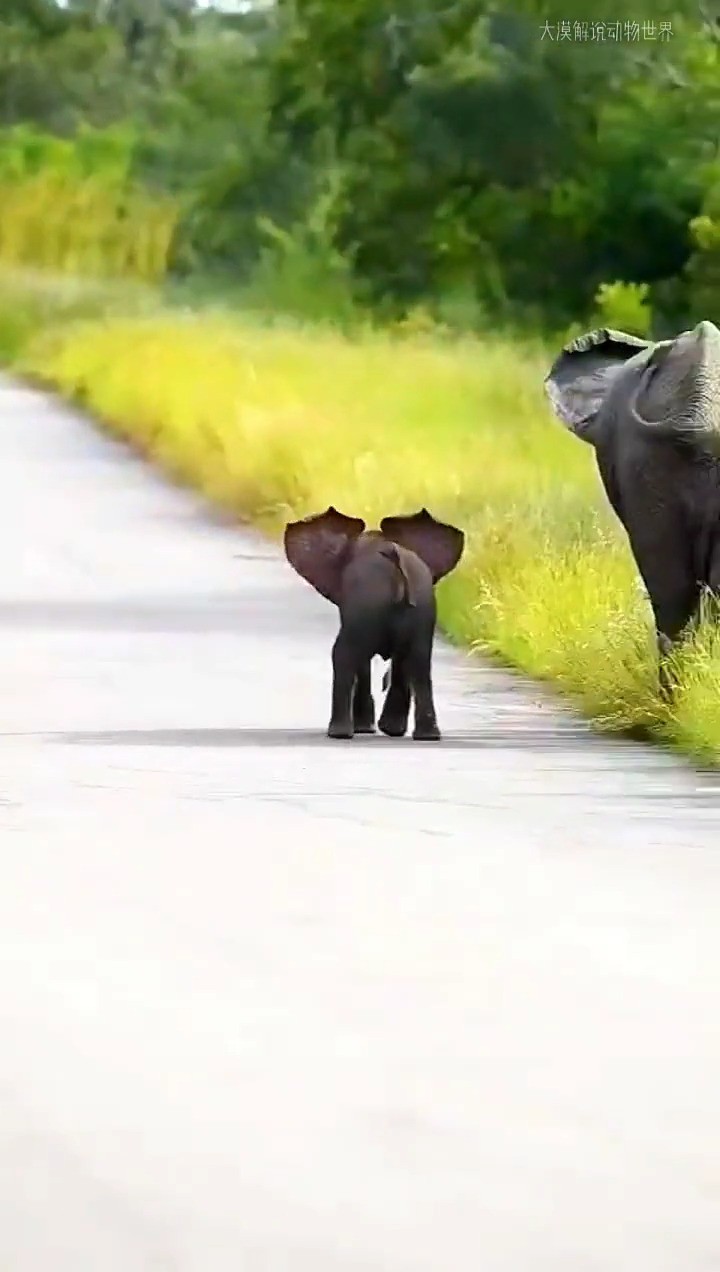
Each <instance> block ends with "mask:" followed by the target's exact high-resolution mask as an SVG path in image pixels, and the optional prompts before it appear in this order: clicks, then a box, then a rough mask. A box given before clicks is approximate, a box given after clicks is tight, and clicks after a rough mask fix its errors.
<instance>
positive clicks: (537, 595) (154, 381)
mask: <svg viewBox="0 0 720 1272" xmlns="http://www.w3.org/2000/svg"><path fill="white" fill-rule="evenodd" d="M549 356H550V355H549V354H548V352H547V351H543V350H542V349H540V348H532V347H530V346H527V347H526V346H523V345H520V344H517V343H510V342H506V341H501V340H494V341H491V340H488V341H473V340H467V341H464V342H459V343H452V344H451V343H449V342H446V341H433V340H432V338H429V337H421V338H417V337H414V338H413V337H411V338H403V339H400V338H392V337H390V336H379V335H372V334H369V335H367V336H365V337H363V338H357V339H355V340H354V341H350V340H346V339H343V338H341V337H340V336H338V335H334V334H329V333H328V332H326V331H319V330H314V329H305V330H303V329H295V330H289V329H279V328H275V329H267V328H265V329H263V328H261V327H259V326H253V325H251V324H249V323H247V324H246V323H241V322H240V321H239V320H236V319H233V318H224V317H213V316H210V315H207V314H206V315H202V314H196V315H193V314H188V315H178V314H176V313H170V312H168V313H165V314H163V313H156V314H154V315H150V316H147V317H144V318H143V317H140V318H133V319H125V320H123V319H118V318H110V319H108V320H107V321H105V322H97V321H90V322H88V323H86V324H84V325H75V326H71V327H70V328H69V329H65V330H56V331H55V332H54V333H52V334H50V335H46V336H44V337H42V338H40V339H38V340H37V341H36V342H35V343H34V346H33V347H31V348H30V349H29V351H28V353H27V355H26V357H25V359H24V362H23V366H24V368H25V369H26V370H28V371H30V372H32V373H33V374H36V375H40V376H41V377H43V378H44V379H45V380H46V381H49V382H51V383H53V384H54V385H56V386H57V387H58V388H59V389H60V390H61V391H62V392H63V393H64V394H66V395H68V396H70V397H74V398H79V399H80V400H82V401H83V402H84V403H86V404H87V405H88V406H89V407H90V408H91V409H92V410H93V411H94V412H96V414H97V415H98V416H99V417H100V418H101V419H102V420H104V421H105V422H106V425H107V426H109V427H110V428H112V430H113V432H115V433H116V434H120V435H121V436H124V437H126V438H128V439H130V440H132V442H133V443H134V444H135V445H137V446H139V447H140V448H142V450H143V451H145V452H146V453H148V454H150V455H152V456H154V457H155V458H156V459H157V460H158V461H159V462H160V463H161V464H162V465H163V466H164V467H165V468H166V469H167V470H169V471H170V472H171V473H173V474H175V475H177V476H179V477H181V478H182V479H183V480H186V481H188V482H191V483H192V484H193V485H195V486H197V487H198V488H200V489H201V490H202V491H204V492H205V493H206V494H207V495H208V496H209V497H210V498H211V499H213V500H215V501H217V502H219V503H222V504H223V505H225V506H226V507H228V508H230V509H233V510H235V511H236V512H237V513H238V514H241V515H244V516H248V517H251V518H252V519H253V520H255V521H256V522H258V523H259V524H261V525H263V526H264V527H266V528H267V529H269V530H270V531H271V532H272V533H278V532H279V531H280V529H281V527H282V525H283V523H284V521H285V519H286V518H288V517H294V516H302V515H304V514H306V513H308V512H313V511H316V510H320V509H322V508H324V507H325V506H326V505H327V504H329V503H334V504H335V505H336V506H338V507H339V508H341V509H342V510H343V511H345V512H347V513H350V514H356V515H357V514H359V515H361V516H364V517H365V518H366V519H367V520H368V521H369V522H376V521H377V520H378V519H379V518H380V517H381V516H382V515H384V514H388V513H394V512H401V511H412V510H414V509H417V508H419V507H420V506H421V505H423V504H425V505H427V506H428V507H429V508H430V509H431V510H432V511H433V513H435V514H436V515H437V516H439V517H441V518H446V519H449V520H452V521H454V522H455V523H457V524H459V525H461V526H463V527H464V528H465V530H466V532H467V551H466V555H465V557H464V559H463V561H462V563H461V566H460V567H459V569H458V570H457V572H456V573H455V574H454V575H453V576H451V577H450V578H449V579H448V580H447V581H446V582H445V583H443V584H441V586H440V588H439V601H440V612H441V621H442V623H443V626H444V627H445V629H446V631H448V632H449V633H450V634H451V635H452V636H454V637H455V638H457V639H459V640H461V641H463V642H466V643H471V644H478V645H479V646H481V647H482V648H484V649H485V650H489V651H492V652H494V653H496V654H498V655H500V656H501V657H502V658H503V659H504V660H505V661H506V662H508V663H510V664H512V665H515V666H517V667H519V668H521V669H523V670H525V671H527V672H529V673H531V674H532V675H533V676H536V677H539V678H543V679H546V680H548V681H551V682H553V683H554V684H556V685H557V686H558V687H559V689H560V690H562V691H563V692H564V693H566V694H567V695H569V696H570V697H571V698H572V699H573V700H574V701H575V702H576V703H578V704H579V705H580V706H581V707H582V709H583V710H584V711H585V712H587V713H588V714H589V715H590V716H592V717H593V718H594V719H595V720H597V721H598V722H599V723H600V724H601V726H602V727H605V728H611V729H612V728H616V729H619V728H627V727H633V728H642V729H644V730H650V731H652V732H653V733H655V734H656V735H657V736H660V737H663V738H664V739H667V740H669V741H671V742H673V743H674V744H676V745H678V746H681V747H682V748H683V749H685V750H687V751H690V752H693V753H696V754H698V755H703V756H705V757H708V758H710V759H717V758H718V757H720V693H719V692H718V690H719V689H720V639H719V638H717V637H716V636H715V635H714V633H713V630H712V629H711V628H710V627H707V628H704V629H703V631H702V633H701V635H700V637H699V638H698V640H697V641H696V642H695V644H694V646H693V647H692V648H691V649H690V650H689V651H688V652H687V653H685V654H684V655H683V657H682V659H679V660H678V669H679V675H680V677H681V683H680V688H679V692H678V695H677V698H676V702H675V706H674V708H673V710H672V711H670V710H669V709H668V708H667V707H665V706H663V705H662V703H661V702H660V701H659V699H658V697H657V694H656V691H655V653H654V641H653V636H652V629H651V626H650V615H649V610H648V607H647V603H646V600H645V598H644V595H643V593H642V591H641V589H640V587H639V586H638V582H637V575H636V571H635V568H634V565H633V563H632V559H631V557H630V554H629V551H628V548H627V546H626V543H625V540H624V538H623V537H622V535H621V534H620V532H619V531H618V529H617V527H616V524H615V522H614V520H613V518H612V515H611V514H610V512H609V510H608V508H607V504H606V502H605V499H604V497H603V495H602V491H601V487H600V482H599V478H598V476H597V474H596V472H595V468H594V462H593V456H592V452H591V450H590V448H589V447H587V446H584V445H583V444H582V443H581V442H579V441H577V440H575V439H574V438H572V437H570V436H569V435H568V434H566V433H565V431H564V430H563V429H562V427H561V426H560V425H559V424H557V423H556V422H555V421H554V420H553V419H552V418H551V416H550V413H549V410H548V407H547V405H546V403H545V400H544V396H543V392H542V380H543V376H544V373H545V370H546V367H547V364H548V357H549Z"/></svg>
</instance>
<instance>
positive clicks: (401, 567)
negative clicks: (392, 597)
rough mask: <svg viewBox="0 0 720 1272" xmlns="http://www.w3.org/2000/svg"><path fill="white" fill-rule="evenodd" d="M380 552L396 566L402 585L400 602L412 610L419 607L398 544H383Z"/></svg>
mask: <svg viewBox="0 0 720 1272" xmlns="http://www.w3.org/2000/svg"><path fill="white" fill-rule="evenodd" d="M380 551H381V553H382V555H383V556H384V557H386V558H387V560H388V561H392V563H393V565H394V566H395V569H396V570H397V572H398V581H399V583H400V595H399V596H398V598H397V599H398V601H399V602H400V603H401V604H403V605H410V606H411V607H412V608H414V607H415V606H416V605H417V600H416V599H415V589H414V587H413V582H412V579H411V578H410V575H409V574H408V571H407V568H406V565H405V562H404V561H403V559H402V555H401V553H400V551H399V549H398V546H397V544H396V543H387V544H383V546H382V547H381V549H380Z"/></svg>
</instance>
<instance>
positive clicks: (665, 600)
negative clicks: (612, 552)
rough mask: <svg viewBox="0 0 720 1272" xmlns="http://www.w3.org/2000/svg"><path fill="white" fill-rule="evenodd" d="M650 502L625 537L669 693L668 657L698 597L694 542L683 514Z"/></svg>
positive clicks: (662, 686) (661, 683)
mask: <svg viewBox="0 0 720 1272" xmlns="http://www.w3.org/2000/svg"><path fill="white" fill-rule="evenodd" d="M648 504H649V500H648V501H647V502H646V503H645V504H644V505H643V506H642V507H641V508H639V509H638V515H637V518H636V519H635V522H634V524H631V525H630V526H629V528H628V537H629V539H630V546H631V548H632V552H633V556H634V557H635V562H636V564H637V567H638V569H639V571H640V574H641V576H642V579H643V582H644V584H645V587H646V589H647V594H648V596H649V598H650V604H651V606H652V611H653V615H654V618H655V631H656V635H657V650H658V680H659V687H660V692H661V694H662V695H663V697H665V698H669V697H671V696H672V692H673V687H674V681H673V675H672V668H671V664H670V657H671V654H672V652H673V649H674V648H675V646H676V645H677V644H678V642H679V641H680V640H681V638H682V637H683V636H684V634H685V632H686V630H687V629H688V627H689V626H690V624H691V622H692V621H693V620H694V619H695V617H696V615H697V611H698V606H699V601H700V584H699V582H698V563H697V561H696V559H695V550H696V547H697V545H696V544H694V542H693V540H692V538H691V537H690V534H689V532H688V527H687V524H686V522H685V520H684V518H681V517H679V516H677V515H676V514H675V513H674V510H673V509H666V508H663V507H662V506H658V505H657V504H655V505H650V506H648Z"/></svg>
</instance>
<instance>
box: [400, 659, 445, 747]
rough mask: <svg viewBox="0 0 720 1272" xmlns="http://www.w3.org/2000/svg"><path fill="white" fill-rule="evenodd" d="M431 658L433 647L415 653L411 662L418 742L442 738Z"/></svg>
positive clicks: (416, 737)
mask: <svg viewBox="0 0 720 1272" xmlns="http://www.w3.org/2000/svg"><path fill="white" fill-rule="evenodd" d="M431 656H432V646H431V647H430V649H422V648H421V649H419V650H418V651H417V652H415V651H414V652H413V654H412V655H411V657H410V660H409V666H408V671H409V676H410V683H411V685H412V690H413V695H414V698H415V727H414V729H413V739H414V740H415V741H416V742H439V741H440V738H441V736H442V735H441V733H440V727H439V725H438V722H437V716H436V714H435V701H434V697H433V686H432V673H431V669H430V659H431Z"/></svg>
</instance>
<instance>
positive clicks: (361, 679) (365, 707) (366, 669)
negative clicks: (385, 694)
mask: <svg viewBox="0 0 720 1272" xmlns="http://www.w3.org/2000/svg"><path fill="white" fill-rule="evenodd" d="M353 726H354V729H355V732H356V733H374V732H375V703H374V702H373V696H372V681H371V678H370V663H369V662H368V663H364V664H363V665H362V667H360V669H359V671H358V673H357V676H356V679H355V692H354V694H353Z"/></svg>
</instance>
